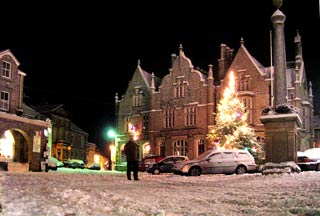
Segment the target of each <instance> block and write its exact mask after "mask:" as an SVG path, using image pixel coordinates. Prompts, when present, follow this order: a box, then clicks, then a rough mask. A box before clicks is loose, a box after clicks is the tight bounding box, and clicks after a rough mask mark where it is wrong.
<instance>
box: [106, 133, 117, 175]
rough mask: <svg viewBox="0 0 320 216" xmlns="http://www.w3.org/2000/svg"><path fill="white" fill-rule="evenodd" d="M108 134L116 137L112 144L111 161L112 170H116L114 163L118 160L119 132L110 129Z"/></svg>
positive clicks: (112, 137)
mask: <svg viewBox="0 0 320 216" xmlns="http://www.w3.org/2000/svg"><path fill="white" fill-rule="evenodd" d="M107 136H108V138H110V139H112V140H113V139H114V142H113V143H112V145H111V146H110V161H111V164H110V165H111V170H114V164H115V161H116V139H117V133H116V131H114V130H113V129H110V130H108V132H107Z"/></svg>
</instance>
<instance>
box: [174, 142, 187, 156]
mask: <svg viewBox="0 0 320 216" xmlns="http://www.w3.org/2000/svg"><path fill="white" fill-rule="evenodd" d="M173 154H174V155H182V156H188V144H187V142H186V141H184V140H177V141H175V142H174V144H173Z"/></svg>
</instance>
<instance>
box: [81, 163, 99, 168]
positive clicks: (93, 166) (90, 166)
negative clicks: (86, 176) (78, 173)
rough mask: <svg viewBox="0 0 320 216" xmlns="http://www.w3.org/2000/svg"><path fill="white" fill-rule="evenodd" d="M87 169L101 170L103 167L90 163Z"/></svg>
mask: <svg viewBox="0 0 320 216" xmlns="http://www.w3.org/2000/svg"><path fill="white" fill-rule="evenodd" d="M85 168H87V169H90V170H100V169H101V166H100V164H99V163H90V164H86V165H85Z"/></svg>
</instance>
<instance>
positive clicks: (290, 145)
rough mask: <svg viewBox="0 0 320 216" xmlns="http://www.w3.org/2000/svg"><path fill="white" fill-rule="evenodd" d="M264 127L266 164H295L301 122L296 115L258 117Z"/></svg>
mask: <svg viewBox="0 0 320 216" xmlns="http://www.w3.org/2000/svg"><path fill="white" fill-rule="evenodd" d="M260 121H261V122H262V123H263V124H264V127H265V144H266V145H265V152H266V162H273V163H281V162H286V161H294V162H297V151H298V144H299V128H300V126H301V120H300V118H299V116H298V114H296V113H289V114H271V115H270V114H269V115H265V116H261V117H260Z"/></svg>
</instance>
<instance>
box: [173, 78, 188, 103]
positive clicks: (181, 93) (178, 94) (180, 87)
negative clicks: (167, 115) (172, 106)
mask: <svg viewBox="0 0 320 216" xmlns="http://www.w3.org/2000/svg"><path fill="white" fill-rule="evenodd" d="M185 86H186V83H184V82H183V80H182V79H180V78H179V79H178V80H177V83H176V87H175V89H174V97H175V98H182V97H185V88H186V87H185Z"/></svg>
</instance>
